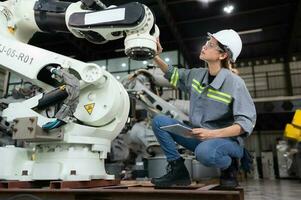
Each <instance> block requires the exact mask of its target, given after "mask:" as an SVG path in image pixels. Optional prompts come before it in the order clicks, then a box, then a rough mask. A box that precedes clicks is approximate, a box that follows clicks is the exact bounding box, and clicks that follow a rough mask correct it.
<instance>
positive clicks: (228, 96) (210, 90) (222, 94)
mask: <svg viewBox="0 0 301 200" xmlns="http://www.w3.org/2000/svg"><path fill="white" fill-rule="evenodd" d="M208 91H209V92H211V93H213V94H217V95H219V96H223V97H226V98H228V99H230V100H231V99H232V97H231V95H229V94H227V93H224V92H220V91H217V90H213V89H209V90H208Z"/></svg>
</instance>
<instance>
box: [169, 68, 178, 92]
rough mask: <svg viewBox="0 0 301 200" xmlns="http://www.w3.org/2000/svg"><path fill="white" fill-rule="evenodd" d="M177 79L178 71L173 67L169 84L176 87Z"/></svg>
mask: <svg viewBox="0 0 301 200" xmlns="http://www.w3.org/2000/svg"><path fill="white" fill-rule="evenodd" d="M178 80H179V72H178V68H176V67H175V68H174V71H173V73H172V76H171V79H170V84H171V85H173V86H174V87H176V86H177V83H178Z"/></svg>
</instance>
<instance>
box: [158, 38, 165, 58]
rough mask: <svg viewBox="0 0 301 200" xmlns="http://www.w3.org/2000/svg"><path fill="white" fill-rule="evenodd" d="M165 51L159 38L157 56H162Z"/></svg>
mask: <svg viewBox="0 0 301 200" xmlns="http://www.w3.org/2000/svg"><path fill="white" fill-rule="evenodd" d="M162 51H163V48H162V46H161V43H160V39H159V38H157V51H156V56H158V55H160V53H162Z"/></svg>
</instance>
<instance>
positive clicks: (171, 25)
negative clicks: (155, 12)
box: [157, 0, 192, 65]
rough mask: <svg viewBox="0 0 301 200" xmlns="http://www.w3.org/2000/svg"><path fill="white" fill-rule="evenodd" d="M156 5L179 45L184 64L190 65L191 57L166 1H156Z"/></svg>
mask: <svg viewBox="0 0 301 200" xmlns="http://www.w3.org/2000/svg"><path fill="white" fill-rule="evenodd" d="M157 3H158V5H159V7H160V9H161V11H162V14H163V16H164V18H165V19H166V21H167V22H168V27H169V29H170V31H171V33H172V34H173V36H174V37H175V39H176V41H177V43H178V45H179V49H180V51H181V52H182V53H183V56H184V58H185V59H186V62H187V63H188V65H191V64H192V60H191V56H190V54H189V52H188V50H187V48H186V46H185V43H184V41H183V38H182V36H181V34H180V32H179V30H178V28H177V26H176V22H175V20H174V18H173V17H172V15H171V13H170V12H169V10H168V8H167V1H166V0H157Z"/></svg>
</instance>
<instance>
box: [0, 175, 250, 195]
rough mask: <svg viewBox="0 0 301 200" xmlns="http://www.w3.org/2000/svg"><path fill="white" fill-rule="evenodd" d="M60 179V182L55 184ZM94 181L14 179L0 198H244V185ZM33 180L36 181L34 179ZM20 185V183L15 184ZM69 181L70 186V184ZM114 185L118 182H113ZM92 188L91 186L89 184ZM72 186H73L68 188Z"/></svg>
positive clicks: (7, 184) (1, 190) (0, 191)
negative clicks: (45, 183)
mask: <svg viewBox="0 0 301 200" xmlns="http://www.w3.org/2000/svg"><path fill="white" fill-rule="evenodd" d="M58 182H59V183H58ZM92 182H93V184H88V183H87V182H86V183H83V182H80V183H79V182H76V181H75V182H73V183H72V184H71V183H69V182H66V181H53V182H52V183H54V186H52V187H51V186H50V185H51V183H50V185H49V184H48V187H47V188H40V189H35V188H27V189H24V188H16V187H17V186H22V187H27V186H28V185H26V184H31V183H28V182H27V183H26V182H25V183H22V184H23V185H22V184H21V183H20V182H18V183H16V182H9V183H8V182H1V185H2V186H3V185H5V188H6V189H5V188H2V189H1V188H0V199H14V198H15V199H17V198H23V199H26V198H28V196H30V198H31V199H43V200H58V199H59V200H61V199H64V200H74V199H76V200H95V199H99V198H100V197H101V199H111V200H129V199H136V200H154V199H156V200H166V199H170V200H183V199H185V200H199V199H210V200H225V199H231V200H244V191H243V188H235V189H234V190H221V189H218V185H217V184H209V185H206V184H192V185H190V186H187V187H168V188H156V187H154V186H153V185H152V184H151V183H150V182H148V181H145V182H140V183H139V182H124V181H122V182H121V183H120V184H117V183H119V181H117V182H114V181H113V182H110V184H112V185H110V186H109V185H108V183H106V185H103V182H102V181H100V182H98V181H97V180H95V181H92ZM35 183H36V182H35ZM16 184H21V185H16ZM69 184H71V185H69ZM101 184H102V186H100V185H101ZM113 184H117V185H113ZM92 185H93V186H94V187H90V186H92ZM70 188H72V189H70Z"/></svg>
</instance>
